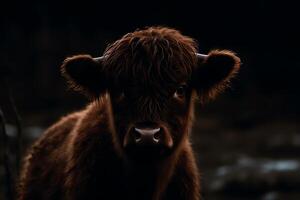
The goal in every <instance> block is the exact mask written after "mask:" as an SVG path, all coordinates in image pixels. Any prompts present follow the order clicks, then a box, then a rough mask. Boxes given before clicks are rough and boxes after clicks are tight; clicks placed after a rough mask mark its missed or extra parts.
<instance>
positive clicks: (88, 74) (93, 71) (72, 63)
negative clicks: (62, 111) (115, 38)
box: [61, 55, 107, 97]
mask: <svg viewBox="0 0 300 200" xmlns="http://www.w3.org/2000/svg"><path fill="white" fill-rule="evenodd" d="M61 73H62V76H63V77H64V78H65V79H66V80H67V82H68V85H69V87H70V88H71V89H73V90H75V91H78V92H80V93H83V94H85V95H86V96H88V97H97V96H99V95H100V94H101V93H103V92H104V91H105V90H106V88H107V87H106V80H105V75H104V72H103V65H102V57H100V58H92V57H91V56H90V55H76V56H72V57H69V58H66V59H65V61H64V62H63V64H62V66H61Z"/></svg>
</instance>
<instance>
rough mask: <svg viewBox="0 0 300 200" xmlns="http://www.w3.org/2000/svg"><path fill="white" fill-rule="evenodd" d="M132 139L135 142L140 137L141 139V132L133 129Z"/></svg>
mask: <svg viewBox="0 0 300 200" xmlns="http://www.w3.org/2000/svg"><path fill="white" fill-rule="evenodd" d="M133 136H134V140H135V141H136V142H139V141H140V140H141V139H142V135H141V133H139V132H137V131H135V132H134V135H133Z"/></svg>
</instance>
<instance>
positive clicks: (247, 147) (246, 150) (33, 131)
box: [0, 0, 300, 200]
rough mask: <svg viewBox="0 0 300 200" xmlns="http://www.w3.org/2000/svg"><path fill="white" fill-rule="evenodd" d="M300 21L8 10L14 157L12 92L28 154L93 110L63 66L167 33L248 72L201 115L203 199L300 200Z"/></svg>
mask: <svg viewBox="0 0 300 200" xmlns="http://www.w3.org/2000/svg"><path fill="white" fill-rule="evenodd" d="M299 13H300V12H299V6H298V5H297V3H296V1H272V0H252V1H232V0H227V1H216V0H211V1H194V2H193V1H172V2H163V1H140V2H129V1H123V2H106V1H97V2H87V1H86V2H85V1H81V2H78V3H77V2H67V1H50V0H48V1H19V2H16V1H6V2H3V3H1V7H0V16H1V18H0V23H1V24H0V25H1V27H0V31H1V32H0V50H1V59H0V78H1V80H3V79H5V81H6V83H7V85H8V87H7V86H5V84H3V81H2V82H1V83H0V108H1V109H2V110H3V112H4V114H5V116H6V120H7V127H8V128H7V129H8V132H9V133H8V134H9V135H10V142H11V144H10V146H11V149H12V153H11V154H12V156H13V155H14V153H13V152H14V145H15V142H14V140H15V138H14V137H15V127H14V120H13V119H14V117H13V112H12V108H11V106H10V105H9V98H8V95H7V92H6V91H7V89H8V88H9V90H10V91H11V93H12V96H13V97H14V99H15V101H16V106H17V107H18V109H19V113H20V115H21V118H22V125H23V127H24V134H25V136H24V137H25V138H24V140H25V144H28V143H30V142H31V141H32V140H33V139H34V138H36V137H37V136H38V135H39V134H40V133H41V132H42V130H43V129H45V128H46V127H47V126H49V125H50V124H51V123H53V122H55V121H56V120H57V119H58V118H59V117H60V116H62V115H65V114H67V113H68V112H71V111H74V110H76V109H78V108H82V107H83V106H84V105H85V104H86V103H87V100H86V99H85V98H84V97H82V96H80V95H78V94H75V93H73V92H68V91H67V88H66V84H65V82H64V81H63V79H62V78H61V76H60V72H59V66H60V65H61V63H62V61H63V60H64V58H65V57H67V56H70V55H74V54H80V53H88V54H91V55H92V56H100V55H102V53H103V50H104V49H105V47H106V46H107V45H108V44H109V43H111V42H113V41H114V40H116V39H118V38H119V37H121V36H122V35H124V34H125V33H127V32H131V31H134V30H135V29H136V28H143V27H145V26H153V25H164V26H168V27H173V28H176V29H179V30H180V31H181V32H182V33H183V34H185V35H189V36H191V37H193V38H195V39H196V40H197V41H198V42H199V51H200V52H201V53H208V51H209V50H210V49H231V50H233V51H235V52H237V54H238V56H240V58H241V60H242V63H243V65H242V68H241V72H240V74H239V75H238V76H237V78H236V79H235V80H234V81H233V83H232V88H231V89H230V90H227V91H226V93H225V94H223V95H221V96H220V97H219V98H218V99H217V100H216V101H214V102H211V103H209V104H208V105H206V107H204V108H202V107H201V108H200V106H198V108H197V112H196V113H197V119H196V122H195V126H194V131H193V132H194V136H193V138H192V141H193V144H194V148H195V150H196V153H197V159H198V160H199V166H200V168H201V172H202V174H203V175H202V185H203V196H204V198H205V199H266V200H267V199H268V200H269V199H288V200H290V199H291V200H293V199H298V198H299V196H298V195H299V193H300V186H299V185H300V178H299V173H300V163H299V153H300V125H299V122H300V121H299V118H300V116H299V114H298V113H299V111H300V105H299V102H300V91H299V86H300V84H299V78H298V77H299V73H300V59H299V53H300V52H299V46H300V40H299V35H300V30H299V19H300V14H299ZM1 145H2V144H1ZM1 149H2V151H3V148H1ZM1 161H2V163H3V159H1ZM0 169H1V171H0V172H1V173H0V178H1V184H2V185H4V178H2V177H3V176H4V174H5V173H4V169H2V168H0ZM2 188H4V187H2ZM3 190H4V189H1V190H0V191H2V192H3ZM241 197H242V198H241ZM0 198H1V197H0Z"/></svg>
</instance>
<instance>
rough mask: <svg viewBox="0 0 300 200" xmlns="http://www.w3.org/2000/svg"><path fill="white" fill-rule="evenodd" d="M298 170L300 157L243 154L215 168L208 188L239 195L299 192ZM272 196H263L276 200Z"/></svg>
mask: <svg viewBox="0 0 300 200" xmlns="http://www.w3.org/2000/svg"><path fill="white" fill-rule="evenodd" d="M299 172H300V161H299V160H270V159H252V158H248V157H242V158H240V159H239V160H238V161H237V163H236V164H234V165H225V166H222V167H219V168H217V169H216V170H215V172H214V174H213V177H212V178H211V180H212V181H211V183H210V184H209V188H208V189H209V190H210V191H212V192H217V193H218V192H221V193H239V194H240V193H252V194H253V193H256V194H260V193H266V192H270V191H283V192H285V191H298V190H299V185H300V173H299ZM274 195H275V194H273V196H274ZM271 197H272V195H271V193H270V194H269V196H268V195H266V197H265V199H276V198H275V197H274V198H271Z"/></svg>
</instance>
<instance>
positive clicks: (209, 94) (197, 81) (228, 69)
mask: <svg viewBox="0 0 300 200" xmlns="http://www.w3.org/2000/svg"><path fill="white" fill-rule="evenodd" d="M197 57H198V66H197V68H196V70H195V72H194V73H193V77H192V83H193V87H194V88H195V89H196V90H197V93H198V97H199V99H200V101H201V102H206V101H208V100H211V99H214V98H215V97H216V96H217V95H218V94H219V93H221V92H222V91H224V89H226V88H227V87H228V86H229V83H230V80H231V78H233V77H234V76H235V75H236V73H237V72H238V71H239V68H240V58H239V57H237V56H236V55H235V54H234V53H233V52H231V51H228V50H213V51H210V52H209V54H208V55H202V54H197Z"/></svg>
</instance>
